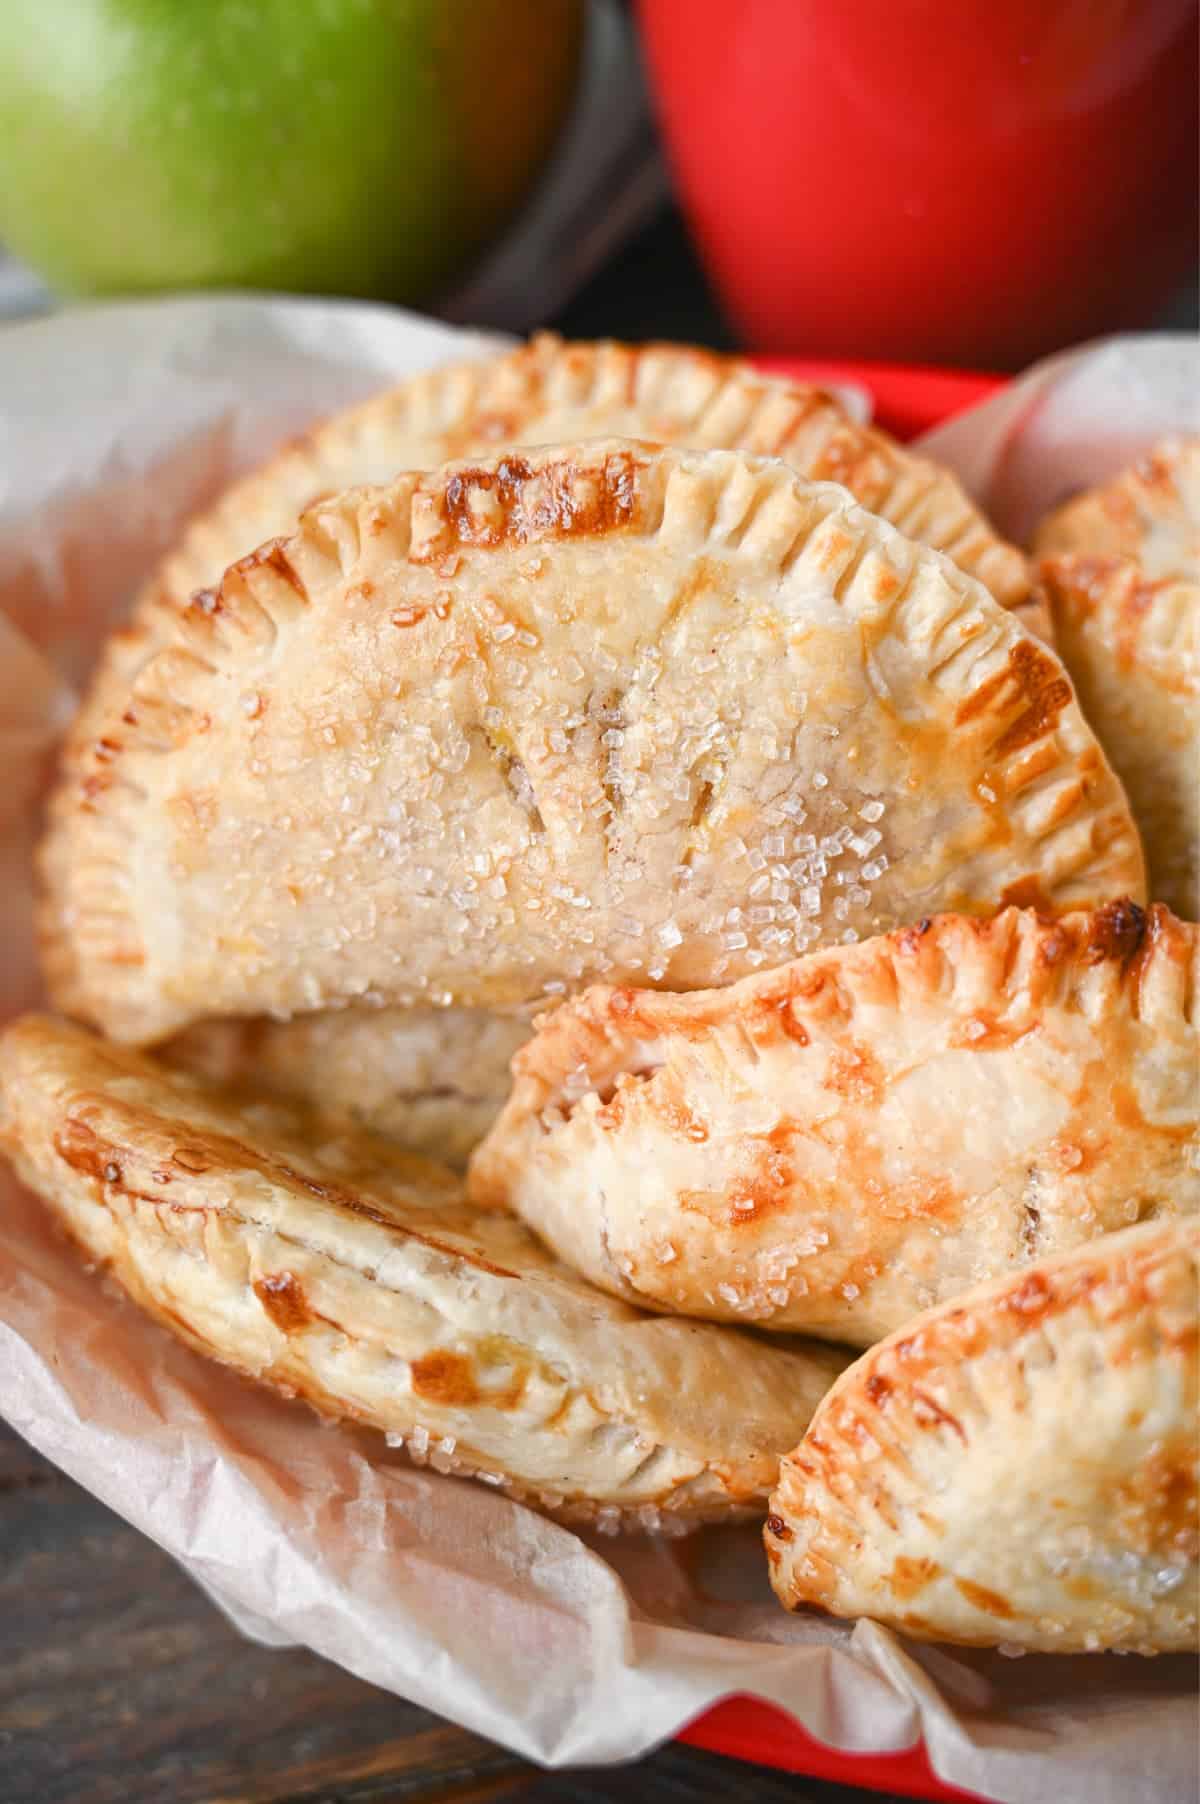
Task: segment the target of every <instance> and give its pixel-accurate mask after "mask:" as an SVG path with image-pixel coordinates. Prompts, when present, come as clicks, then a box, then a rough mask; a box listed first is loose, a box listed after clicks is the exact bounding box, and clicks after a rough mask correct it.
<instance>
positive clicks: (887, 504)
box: [66, 333, 1049, 1161]
mask: <svg viewBox="0 0 1200 1804" xmlns="http://www.w3.org/2000/svg"><path fill="white" fill-rule="evenodd" d="M613 433H619V434H622V435H625V436H628V437H632V438H645V439H652V440H656V441H658V442H660V443H667V444H686V445H692V446H696V447H698V448H704V447H709V446H729V447H732V448H736V447H739V446H740V447H742V448H744V449H746V450H750V451H754V452H760V453H769V454H771V455H773V456H779V457H782V458H784V459H785V460H786V461H787V462H788V463H790V464H791V465H792V467H793V468H795V469H796V470H798V471H799V472H800V473H801V474H803V475H806V476H810V477H814V478H820V479H827V480H830V479H831V480H836V481H838V482H841V483H843V484H845V485H846V486H847V487H848V488H849V489H850V490H851V491H852V493H853V494H854V495H855V496H856V497H857V498H858V500H860V501H861V502H862V503H863V504H864V505H865V506H867V507H869V508H870V509H871V510H872V511H873V512H874V513H878V514H881V515H883V516H884V517H885V518H887V519H889V520H892V521H894V522H895V523H896V524H898V525H900V526H902V527H903V528H904V530H905V531H906V532H907V533H908V534H909V535H910V536H911V537H913V538H916V539H922V540H924V541H925V542H926V543H927V544H930V545H933V546H936V547H938V548H940V549H942V550H944V551H946V552H948V553H949V554H950V555H951V556H953V557H954V558H955V560H956V561H957V562H958V564H959V565H960V567H961V568H962V569H964V570H967V571H969V572H971V573H972V574H974V575H975V576H977V577H979V578H980V579H981V580H982V581H983V582H984V583H986V584H987V586H988V587H989V588H990V589H991V590H992V592H993V594H994V595H995V596H996V597H997V599H998V600H999V601H1000V602H1001V603H1002V605H1003V606H1005V607H1010V608H1013V609H1016V610H1018V617H1019V618H1020V619H1021V620H1022V621H1023V623H1025V624H1026V625H1027V626H1029V627H1030V629H1031V630H1036V631H1038V632H1040V633H1041V634H1042V636H1043V637H1048V636H1049V627H1048V618H1047V616H1046V614H1045V607H1044V603H1043V602H1041V600H1040V598H1039V597H1037V596H1035V595H1034V593H1033V592H1032V590H1031V587H1030V581H1029V572H1028V567H1027V565H1026V561H1025V559H1024V557H1023V556H1022V554H1021V553H1020V552H1019V551H1018V550H1017V549H1016V548H1015V546H1012V545H1007V544H1005V543H1004V542H1003V541H1002V540H1000V539H998V538H997V536H996V534H995V532H994V531H993V530H992V528H991V527H990V526H989V524H988V522H987V521H986V520H985V519H984V518H983V516H982V515H981V514H980V513H979V511H978V510H977V509H976V508H975V507H974V505H973V504H972V503H971V502H970V500H969V499H968V498H967V496H966V494H965V493H964V491H963V490H962V488H961V487H960V486H959V484H958V482H957V481H956V479H955V478H954V476H953V475H952V474H951V473H950V472H949V471H947V470H944V469H941V468H939V467H938V466H936V465H933V464H930V463H927V462H925V461H924V460H923V459H920V458H917V457H914V456H913V455H912V454H911V453H909V452H908V451H905V450H903V449H902V448H901V447H900V446H899V445H898V444H896V443H895V441H894V440H892V439H891V438H889V436H888V435H887V434H886V433H884V432H881V431H880V430H878V429H877V428H875V427H869V426H861V425H859V424H858V423H857V422H856V421H854V420H853V419H851V418H850V417H849V416H848V415H847V413H846V412H845V410H844V408H843V407H842V406H841V404H840V402H839V401H838V400H837V398H836V397H835V396H833V395H830V394H826V393H825V392H823V391H822V390H820V389H816V388H812V387H809V386H808V385H806V384H794V383H789V382H784V381H782V380H781V379H779V378H773V377H766V376H762V375H760V374H758V373H757V372H756V371H754V370H752V369H751V368H750V367H749V366H748V365H746V364H743V363H741V362H739V361H737V360H735V359H733V358H724V357H717V356H714V355H712V354H711V353H710V352H706V351H698V350H693V349H691V348H689V347H685V346H675V345H646V346H636V347H635V346H629V345H620V344H613V343H605V344H564V343H563V342H562V341H561V340H560V339H557V338H555V337H553V336H552V335H550V334H548V333H541V334H539V335H538V336H537V337H536V338H534V339H533V340H532V341H531V342H530V343H529V344H527V345H522V346H521V347H519V348H518V349H516V350H514V351H511V352H508V353H506V354H504V355H502V356H498V357H493V358H489V359H485V360H483V361H473V362H469V363H463V364H454V365H449V366H447V367H445V368H442V369H437V370H434V371H432V372H429V373H426V374H422V375H419V376H417V377H415V378H414V379H412V380H410V381H408V382H405V383H402V384H401V385H400V386H399V387H397V388H395V389H392V390H390V391H389V392H388V393H386V394H383V395H380V396H377V397H376V398H374V399H373V400H370V401H368V402H367V403H366V404H365V405H360V406H358V407H354V408H351V409H350V410H348V411H347V412H345V413H342V414H339V415H337V416H336V417H335V418H334V419H332V420H330V421H329V422H328V423H327V424H326V425H325V426H323V427H321V428H319V429H318V430H317V431H316V432H315V433H314V434H312V435H311V436H310V437H308V438H305V439H302V440H300V441H299V442H298V443H295V444H292V445H290V446H288V447H287V448H286V449H285V450H284V451H283V452H282V453H281V454H280V455H279V456H277V457H276V458H274V459H272V460H271V462H270V463H268V464H267V465H266V466H265V467H264V468H263V469H261V470H257V471H255V472H254V473H253V474H251V475H250V476H248V477H246V478H244V479H243V480H242V481H240V482H238V483H236V484H235V485H234V486H233V487H232V488H231V489H230V490H229V491H228V492H227V493H226V494H225V495H224V496H222V497H221V499H220V500H219V501H218V502H217V504H216V506H215V507H214V508H213V509H212V510H211V511H210V512H209V513H208V514H206V515H203V516H201V517H200V518H198V519H197V520H196V521H195V522H194V523H193V524H192V526H191V527H190V528H189V529H188V531H187V533H186V535H185V537H184V539H183V542H182V543H181V545H180V546H179V548H178V549H177V550H176V551H175V552H173V553H172V554H171V555H170V556H169V557H167V558H166V559H164V561H163V563H162V564H161V565H160V567H159V568H158V570H157V571H156V572H155V573H154V575H153V576H152V577H151V578H150V580H149V581H148V582H147V584H146V585H145V587H144V589H143V591H142V593H141V595H140V596H139V597H138V599H137V601H136V603H135V606H134V611H133V619H132V622H131V624H130V626H129V627H128V628H126V629H125V631H123V632H121V633H118V634H116V635H115V636H114V637H113V638H112V640H110V642H109V644H108V646H107V647H106V648H105V651H104V653H103V655H102V658H101V662H100V666H99V669H98V671H97V673H96V674H95V676H94V678H93V682H92V685H91V690H90V693H89V695H88V697H87V699H86V700H85V703H84V706H83V708H82V709H81V710H80V712H79V714H78V716H77V718H76V721H75V723H74V726H73V728H72V731H71V734H70V736H69V738H68V743H67V748H66V763H67V765H68V766H69V767H70V766H74V765H76V764H77V763H78V762H79V761H80V760H86V759H87V758H88V757H89V756H90V755H91V752H92V750H93V748H94V745H95V742H96V741H97V740H98V739H99V738H100V737H101V736H102V734H103V731H104V729H103V720H104V717H105V713H106V710H107V709H108V707H109V704H110V703H111V701H112V699H113V696H114V694H115V695H117V696H118V697H120V698H122V700H121V705H122V706H124V699H123V698H124V696H125V694H126V693H127V690H128V685H129V683H130V681H131V679H132V677H133V675H134V673H135V672H136V670H137V669H138V668H139V667H140V666H141V664H143V663H144V662H145V661H146V659H147V657H148V656H149V655H150V653H151V652H152V651H153V650H155V649H156V648H158V647H159V646H161V645H163V644H165V643H169V642H170V640H171V639H172V638H173V637H174V632H175V626H176V623H177V617H178V614H179V613H180V611H181V610H182V609H183V607H184V606H185V605H186V602H187V599H188V597H189V596H190V595H191V593H192V591H193V590H195V589H198V588H203V587H208V586H209V585H212V584H216V583H219V582H220V579H221V577H222V575H223V574H224V571H225V569H226V567H227V566H228V565H230V564H232V563H233V562H234V561H235V559H237V558H238V557H240V556H241V555H242V554H243V553H244V552H245V551H246V550H247V549H249V548H250V547H252V546H254V545H257V544H259V543H261V542H262V541H263V540H265V539H267V538H269V537H271V536H272V535H274V534H277V533H282V532H287V531H290V530H292V529H293V527H294V524H295V521H296V518H297V516H298V514H299V513H300V511H301V509H302V508H304V507H305V506H307V505H308V504H309V503H310V502H311V501H312V500H313V498H314V497H315V496H318V495H321V494H324V493H328V492H336V491H338V490H341V489H344V488H347V487H349V486H351V485H352V484H356V483H368V482H372V483H373V482H386V481H388V480H389V479H390V478H391V477H393V476H394V475H395V474H396V473H397V472H398V471H400V470H409V469H426V468H430V467H433V466H436V465H440V464H442V463H444V462H445V461H446V460H447V459H448V458H451V457H463V456H467V455H487V454H488V453H489V452H494V451H495V450H496V449H497V448H498V446H499V444H500V443H501V442H503V443H505V444H523V445H528V444H547V443H551V442H558V441H563V440H566V441H571V440H578V439H583V438H596V437H607V436H610V435H612V434H613ZM485 1019H486V1017H485V1016H484V1014H483V1013H482V1012H481V1011H470V1012H468V1013H467V1015H466V1017H465V1018H462V1017H461V1015H460V1011H458V1010H456V1009H439V1010H436V1011H435V1010H428V1009H422V1008H411V1009H408V1010H405V1011H395V1010H389V1011H387V1012H386V1016H381V1015H379V1014H376V1013H374V1012H371V1013H368V1012H364V1013H362V1014H361V1016H357V1015H356V1016H355V1017H354V1018H353V1019H352V1020H348V1019H347V1017H346V1016H345V1015H344V1014H341V1013H339V1014H338V1015H337V1016H336V1018H331V1019H330V1021H329V1023H328V1026H327V1027H326V1026H321V1025H320V1024H319V1022H318V1020H317V1018H316V1017H314V1018H313V1022H312V1024H311V1025H310V1024H309V1023H308V1022H306V1021H305V1022H297V1023H295V1024H293V1023H291V1022H266V1021H263V1022H261V1023H259V1024H258V1027H257V1029H256V1030H249V1031H248V1032H247V1033H246V1034H245V1035H244V1036H243V1035H241V1034H240V1033H237V1032H232V1031H231V1032H229V1033H227V1034H225V1035H224V1036H223V1037H222V1042H221V1048H220V1057H221V1058H222V1059H223V1060H224V1061H228V1060H229V1059H231V1058H232V1057H233V1056H234V1054H235V1053H236V1051H237V1049H238V1047H239V1046H241V1048H242V1049H243V1050H244V1051H245V1052H246V1053H249V1052H250V1051H251V1041H252V1040H253V1043H254V1044H253V1050H254V1051H255V1053H256V1054H257V1056H258V1057H259V1058H260V1059H262V1060H263V1061H265V1063H266V1065H267V1067H268V1070H269V1075H270V1081H271V1084H272V1087H273V1088H275V1087H278V1088H280V1089H281V1090H283V1091H284V1093H297V1094H304V1093H306V1087H307V1085H308V1084H309V1082H310V1079H311V1076H312V1073H313V1064H312V1054H313V1052H314V1049H315V1047H316V1046H317V1045H318V1044H319V1045H320V1046H321V1048H322V1056H323V1057H324V1058H325V1059H326V1060H329V1061H332V1067H333V1069H332V1071H331V1073H330V1081H331V1082H332V1083H333V1086H334V1088H335V1089H338V1088H339V1087H340V1086H339V1079H340V1078H341V1077H343V1076H345V1077H347V1078H349V1077H350V1076H351V1074H352V1073H354V1074H358V1073H361V1074H362V1076H363V1078H364V1080H365V1087H364V1086H356V1087H357V1088H358V1089H359V1095H360V1110H361V1113H362V1114H363V1117H364V1119H366V1120H368V1121H374V1122H375V1123H376V1125H378V1126H379V1127H380V1128H381V1129H383V1130H384V1131H386V1132H390V1133H394V1134H396V1135H397V1136H398V1137H399V1138H400V1139H402V1140H404V1141H406V1142H408V1143H409V1144H410V1145H413V1146H418V1147H429V1148H430V1149H431V1150H432V1149H435V1148H440V1149H441V1156H443V1157H447V1158H451V1159H454V1160H456V1161H457V1160H458V1159H459V1158H462V1157H465V1155H466V1153H467V1152H468V1151H469V1150H470V1148H471V1146H473V1145H474V1144H475V1143H476V1141H477V1140H478V1139H479V1138H480V1137H481V1135H482V1134H483V1132H484V1131H485V1129H486V1128H487V1126H488V1125H489V1124H490V1122H491V1120H492V1119H493V1118H494V1115H495V1114H496V1112H497V1110H498V1109H499V1106H500V1103H501V1102H502V1101H503V1099H504V1096H505V1094H506V1093H507V1088H508V1058H509V1056H510V1052H511V1050H514V1049H515V1045H516V1044H517V1043H519V1042H518V1041H517V1040H515V1039H513V1034H514V1032H515V1030H514V1028H513V1027H512V1026H511V1024H509V1023H508V1022H505V1023H504V1025H503V1026H499V1027H496V1028H494V1029H489V1028H487V1027H485V1026H484V1025H483V1023H484V1021H485ZM476 1027H478V1028H479V1030H480V1038H479V1044H478V1046H477V1047H476V1049H475V1051H474V1053H473V1055H472V1057H471V1063H472V1066H473V1074H472V1077H471V1079H470V1085H471V1089H470V1092H469V1094H468V1095H466V1096H464V1092H463V1082H464V1080H463V1072H462V1068H461V1067H462V1061H463V1054H464V1051H465V1049H466V1046H467V1043H468V1042H469V1041H472V1040H473V1039H474V1037H475V1029H476ZM522 1037H523V1036H522ZM506 1040H512V1042H513V1043H512V1047H511V1048H510V1050H509V1051H504V1050H503V1048H502V1043H503V1042H505V1041H506ZM180 1054H181V1058H182V1059H183V1060H184V1061H186V1060H188V1059H189V1058H191V1057H192V1056H193V1055H195V1054H200V1055H201V1057H202V1058H203V1057H204V1056H205V1055H207V1056H210V1057H211V1056H214V1055H216V1054H217V1047H216V1044H215V1043H214V1041H213V1040H212V1038H211V1037H210V1036H206V1037H205V1038H204V1040H203V1045H202V1046H201V1045H198V1044H197V1042H196V1041H195V1040H194V1039H190V1040H189V1041H188V1043H187V1044H186V1045H185V1046H184V1047H182V1048H181V1049H180ZM488 1055H492V1056H491V1057H490V1061H489V1062H488V1063H487V1064H486V1065H485V1064H484V1061H485V1059H487V1058H488ZM252 1068H253V1067H252ZM383 1074H386V1077H384V1076H383ZM321 1093H324V1084H322V1088H321Z"/></svg>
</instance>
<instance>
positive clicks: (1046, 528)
mask: <svg viewBox="0 0 1200 1804" xmlns="http://www.w3.org/2000/svg"><path fill="white" fill-rule="evenodd" d="M1035 549H1036V551H1037V552H1038V554H1039V555H1040V557H1041V572H1042V578H1043V582H1044V586H1045V589H1046V592H1047V595H1048V597H1049V600H1050V604H1051V606H1052V609H1053V613H1054V623H1055V632H1056V635H1057V643H1058V645H1059V647H1060V649H1061V652H1062V657H1063V661H1064V663H1065V664H1066V665H1067V668H1068V669H1069V670H1070V672H1071V675H1072V677H1073V679H1074V681H1075V685H1076V687H1077V689H1078V691H1079V699H1080V702H1081V704H1082V706H1083V709H1084V712H1085V713H1086V715H1087V717H1088V719H1089V720H1090V721H1091V722H1092V725H1093V726H1094V727H1095V729H1096V732H1097V734H1098V735H1099V738H1100V740H1101V742H1102V743H1103V745H1104V748H1105V750H1106V751H1107V752H1108V755H1109V757H1110V758H1111V759H1112V761H1113V764H1114V766H1115V767H1116V770H1117V774H1118V775H1119V776H1120V778H1121V781H1122V782H1123V783H1124V785H1125V788H1126V790H1127V791H1128V794H1129V800H1130V802H1131V804H1132V807H1133V812H1134V816H1135V818H1136V819H1137V822H1138V825H1139V826H1140V827H1141V829H1142V833H1143V836H1144V838H1145V842H1146V856H1147V861H1148V864H1149V867H1150V891H1151V894H1152V895H1154V896H1159V897H1161V898H1162V900H1163V901H1165V902H1167V903H1169V904H1170V906H1171V907H1172V908H1173V909H1175V910H1176V912H1177V913H1179V914H1182V915H1185V916H1187V917H1188V918H1189V919H1191V920H1195V919H1196V918H1197V914H1198V908H1197V905H1198V903H1200V893H1198V890H1200V438H1192V439H1176V440H1170V441H1168V442H1167V443H1165V444H1163V445H1160V446H1159V448H1158V449H1157V450H1156V451H1154V452H1152V453H1151V454H1150V456H1148V457H1147V458H1145V459H1144V460H1143V461H1142V462H1141V463H1140V464H1138V465H1136V466H1135V468H1134V469H1132V470H1129V471H1127V472H1126V473H1125V474H1124V475H1123V476H1119V477H1117V479H1116V480H1115V481H1114V482H1111V483H1109V484H1108V485H1107V486H1106V487H1105V488H1101V489H1094V490H1092V491H1090V492H1089V493H1088V494H1086V495H1082V496H1080V497H1079V498H1078V499H1077V500H1075V501H1071V502H1068V504H1067V505H1066V506H1065V507H1063V508H1060V509H1059V511H1058V512H1057V513H1055V514H1052V515H1051V516H1050V518H1049V519H1048V520H1046V521H1045V522H1044V523H1043V525H1042V527H1041V530H1040V531H1039V533H1038V536H1037V539H1036V541H1035Z"/></svg>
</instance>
